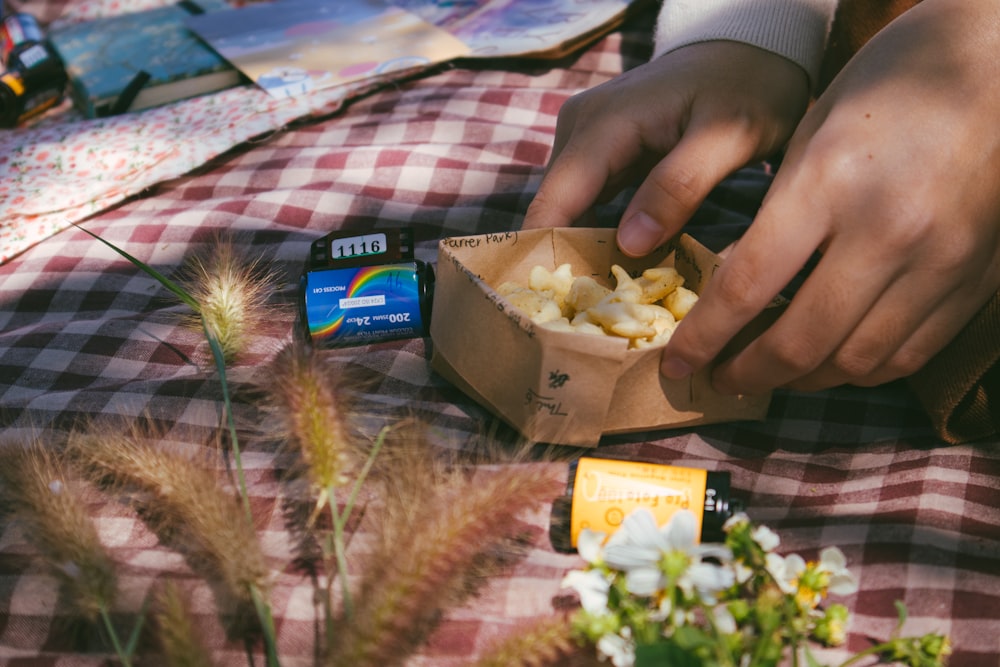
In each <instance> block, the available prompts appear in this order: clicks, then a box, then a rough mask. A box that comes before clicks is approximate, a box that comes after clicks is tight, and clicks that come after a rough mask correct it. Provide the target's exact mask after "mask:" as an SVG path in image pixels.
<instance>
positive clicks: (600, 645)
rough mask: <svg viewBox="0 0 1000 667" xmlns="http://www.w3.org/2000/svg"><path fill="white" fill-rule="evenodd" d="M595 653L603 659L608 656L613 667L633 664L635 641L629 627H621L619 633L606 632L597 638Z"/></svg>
mask: <svg viewBox="0 0 1000 667" xmlns="http://www.w3.org/2000/svg"><path fill="white" fill-rule="evenodd" d="M597 653H598V655H599V656H600V657H601V659H602V660H603V659H604V658H610V659H611V664H612V665H614V666H615V667H632V665H634V664H635V642H633V641H632V632H631V630H630V629H629V628H627V627H625V628H622V631H621V634H620V635H616V634H612V633H608V634H606V635H604V636H603V637H601V638H600V639H598V640H597Z"/></svg>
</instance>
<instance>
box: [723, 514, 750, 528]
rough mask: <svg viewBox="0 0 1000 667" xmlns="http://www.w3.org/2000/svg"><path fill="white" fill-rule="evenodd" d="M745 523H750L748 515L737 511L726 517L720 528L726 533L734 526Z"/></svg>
mask: <svg viewBox="0 0 1000 667" xmlns="http://www.w3.org/2000/svg"><path fill="white" fill-rule="evenodd" d="M745 523H750V517H749V516H748V515H747V513H746V512H737V513H736V514H734V515H732V516H731V517H729V518H728V519H726V522H725V523H724V524H722V530H723V531H725V532H727V533H728V532H729V531H731V530H732V529H733V528H735V527H736V526H739V525H742V524H745Z"/></svg>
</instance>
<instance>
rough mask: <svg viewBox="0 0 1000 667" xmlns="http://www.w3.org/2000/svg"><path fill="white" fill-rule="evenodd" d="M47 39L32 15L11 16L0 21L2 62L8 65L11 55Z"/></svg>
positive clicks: (0, 56) (0, 54)
mask: <svg viewBox="0 0 1000 667" xmlns="http://www.w3.org/2000/svg"><path fill="white" fill-rule="evenodd" d="M44 39H45V35H44V34H43V32H42V27H41V25H39V23H38V19H36V18H35V17H34V16H32V15H31V14H25V13H23V12H22V13H18V14H10V15H8V16H5V17H4V18H3V21H0V60H2V61H3V64H4V65H6V64H7V62H8V60H9V59H10V56H11V53H13V52H15V51H18V50H21V49H24V48H28V47H30V46H31V45H32V44H37V43H39V42H41V41H42V40H44Z"/></svg>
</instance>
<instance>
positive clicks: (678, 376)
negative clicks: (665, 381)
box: [660, 356, 694, 380]
mask: <svg viewBox="0 0 1000 667" xmlns="http://www.w3.org/2000/svg"><path fill="white" fill-rule="evenodd" d="M693 371H694V369H693V368H691V364H689V363H688V362H686V361H684V360H683V359H681V358H680V357H668V356H664V357H663V360H662V361H661V362H660V372H661V373H662V374H663V375H665V376H666V377H668V378H670V379H671V380H683V379H684V378H686V377H687V376H689V375H691V373H692V372H693Z"/></svg>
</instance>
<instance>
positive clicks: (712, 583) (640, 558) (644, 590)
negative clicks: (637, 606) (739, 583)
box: [604, 508, 734, 602]
mask: <svg viewBox="0 0 1000 667" xmlns="http://www.w3.org/2000/svg"><path fill="white" fill-rule="evenodd" d="M697 528H698V521H697V519H696V518H695V516H694V514H693V513H691V512H689V511H687V510H681V511H679V512H677V513H676V514H674V515H673V516H672V517H671V518H670V521H668V522H667V524H666V525H665V526H663V527H662V528H660V527H659V526H657V525H656V519H655V517H654V516H653V514H652V512H650V511H649V510H648V509H646V508H638V509H636V510H635V511H633V512H631V513H630V514H629V515H628V516H626V517H625V520H624V521H623V522H622V525H621V528H619V529H618V532H616V533H615V534H614V535H612V536H611V539H609V540H608V543H607V545H606V546H605V547H604V561H605V562H606V563H607V564H608V566H610V567H612V568H615V569H617V570H621V571H623V572H625V587H626V588H627V589H628V590H629V592H630V593H633V594H635V595H640V596H650V595H654V594H656V593H657V592H658V591H660V590H662V589H663V588H664V587H665V586H666V585H667V573H666V572H665V571H664V568H663V567H662V564H663V561H664V557H665V556H669V555H671V554H675V553H676V552H681V553H683V554H685V555H686V556H687V559H688V564H687V567H686V569H685V570H684V572H683V573H679V575H680V576H679V578H678V579H677V585H678V586H680V587H681V588H682V589H683V590H685V591H686V592H689V593H690V592H692V591H695V590H696V591H698V593H699V594H701V595H702V596H703V597H705V598H706V600H707V601H710V602H711V601H714V600H713V599H712V596H713V595H714V594H715V593H717V592H719V591H721V590H723V589H725V588H727V587H729V586H731V585H732V583H733V580H734V577H733V573H732V572H730V571H729V570H727V569H725V568H722V567H719V566H718V565H715V564H712V563H707V562H703V561H702V559H703V558H707V557H712V558H718V559H719V560H721V561H723V562H728V561H730V560H732V554H731V553H730V551H729V549H727V548H725V547H723V546H721V545H699V544H698V535H697V532H696V531H697ZM675 576H676V574H675Z"/></svg>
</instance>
